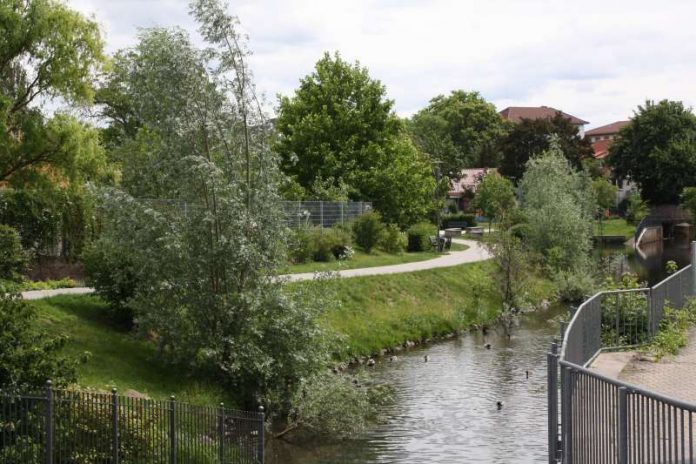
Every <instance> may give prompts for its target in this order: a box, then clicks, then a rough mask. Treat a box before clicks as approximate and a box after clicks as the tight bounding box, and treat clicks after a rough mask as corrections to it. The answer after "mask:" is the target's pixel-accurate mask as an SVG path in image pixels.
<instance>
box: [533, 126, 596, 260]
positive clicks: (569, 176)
mask: <svg viewBox="0 0 696 464" xmlns="http://www.w3.org/2000/svg"><path fill="white" fill-rule="evenodd" d="M520 187H521V191H522V208H523V210H524V213H525V215H526V217H527V222H528V237H527V243H528V245H529V247H530V249H531V250H532V251H533V252H535V253H538V254H540V255H542V256H544V258H545V262H546V264H547V265H548V266H549V267H550V268H551V269H552V270H554V271H555V270H573V269H583V267H584V266H586V265H587V264H588V258H589V251H590V249H591V248H592V219H593V217H594V213H595V211H596V203H595V198H594V194H593V191H592V184H591V181H590V178H589V176H588V175H586V174H585V173H582V172H580V173H579V172H576V171H574V170H573V169H572V167H571V166H570V164H569V163H568V161H567V160H566V158H565V156H564V155H563V152H562V151H561V145H560V143H559V139H558V138H557V137H555V138H553V139H552V141H551V147H550V148H549V149H548V150H547V151H545V152H544V153H542V154H541V155H540V156H538V157H535V158H532V159H530V160H529V161H528V162H527V169H526V171H525V173H524V177H523V178H522V181H521V183H520Z"/></svg>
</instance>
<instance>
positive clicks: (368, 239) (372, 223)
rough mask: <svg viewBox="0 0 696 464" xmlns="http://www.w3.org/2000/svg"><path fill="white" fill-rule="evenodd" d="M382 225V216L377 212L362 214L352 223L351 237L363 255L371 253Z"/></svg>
mask: <svg viewBox="0 0 696 464" xmlns="http://www.w3.org/2000/svg"><path fill="white" fill-rule="evenodd" d="M383 232H384V224H383V223H382V216H381V215H380V214H379V213H378V212H377V211H368V212H367V213H363V214H361V215H360V216H358V217H357V218H355V220H354V221H353V235H354V236H355V243H356V244H357V245H358V246H359V247H360V248H362V249H363V250H364V251H365V253H369V252H370V251H372V249H373V248H374V247H376V246H377V244H378V243H379V241H380V239H381V237H382V233H383Z"/></svg>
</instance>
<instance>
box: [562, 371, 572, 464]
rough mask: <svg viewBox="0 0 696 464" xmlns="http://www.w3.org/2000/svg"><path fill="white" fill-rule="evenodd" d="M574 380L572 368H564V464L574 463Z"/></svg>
mask: <svg viewBox="0 0 696 464" xmlns="http://www.w3.org/2000/svg"><path fill="white" fill-rule="evenodd" d="M572 378H573V370H572V369H571V368H570V367H563V368H562V370H561V416H562V417H561V440H562V444H563V464H572V463H573V419H572V416H573V411H572V398H573V394H572V392H571V382H572Z"/></svg>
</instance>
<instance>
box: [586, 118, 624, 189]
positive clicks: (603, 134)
mask: <svg viewBox="0 0 696 464" xmlns="http://www.w3.org/2000/svg"><path fill="white" fill-rule="evenodd" d="M630 122H631V121H628V120H627V121H616V122H612V123H611V124H607V125H605V126H600V127H596V128H594V129H592V130H588V131H587V132H586V133H585V138H586V139H587V140H588V141H589V142H590V143H591V144H592V150H594V155H593V156H594V158H595V159H596V160H599V161H600V162H601V166H602V170H603V171H604V172H605V174H606V175H607V177H610V176H611V172H610V169H609V166H607V165H606V164H605V162H604V159H605V158H606V157H607V156H608V155H609V147H611V144H612V142H613V141H614V139H616V137H618V135H619V131H620V130H621V129H623V128H624V127H626V125H628V123H630ZM614 182H615V184H616V186H617V187H618V188H619V193H618V198H617V202H620V201H621V200H623V199H624V198H626V197H627V196H628V195H630V194H631V193H632V192H635V190H636V187H635V185H634V184H633V183H631V182H630V181H629V180H628V179H615V180H614Z"/></svg>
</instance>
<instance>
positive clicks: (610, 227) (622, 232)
mask: <svg viewBox="0 0 696 464" xmlns="http://www.w3.org/2000/svg"><path fill="white" fill-rule="evenodd" d="M602 226H603V227H602V228H603V231H602V233H601V234H600V230H599V222H598V221H595V224H594V234H595V235H597V236H599V235H604V236H608V235H613V236H624V237H626V239H627V240H628V239H629V238H631V237H633V234H634V233H635V232H636V226H634V225H632V224H629V223H627V222H626V220H625V219H623V218H614V219H606V220H604V221H602Z"/></svg>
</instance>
